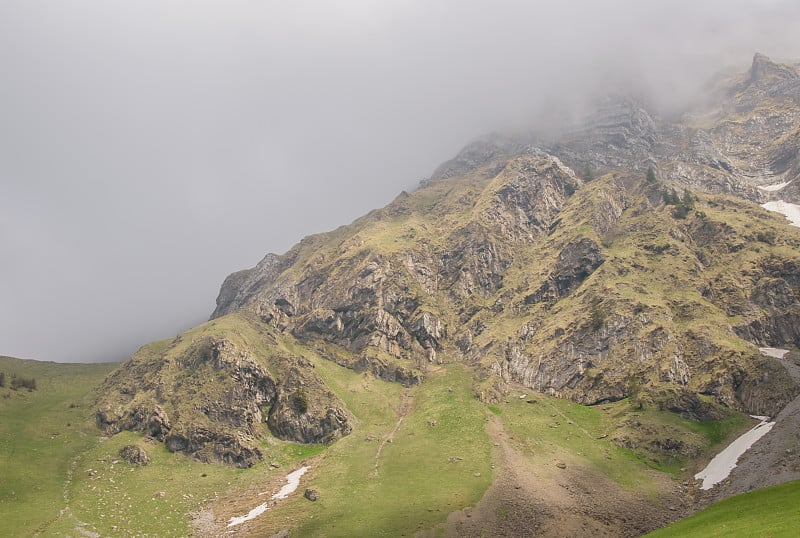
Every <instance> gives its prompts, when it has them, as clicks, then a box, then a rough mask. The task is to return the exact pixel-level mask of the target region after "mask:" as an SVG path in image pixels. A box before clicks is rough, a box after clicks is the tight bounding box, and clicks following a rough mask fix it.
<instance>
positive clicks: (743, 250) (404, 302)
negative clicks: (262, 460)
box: [98, 55, 800, 465]
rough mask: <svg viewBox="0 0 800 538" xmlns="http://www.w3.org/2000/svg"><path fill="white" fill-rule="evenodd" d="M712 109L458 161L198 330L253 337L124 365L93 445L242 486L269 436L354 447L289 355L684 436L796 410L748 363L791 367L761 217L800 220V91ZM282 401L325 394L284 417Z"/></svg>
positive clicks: (235, 293) (765, 66)
mask: <svg viewBox="0 0 800 538" xmlns="http://www.w3.org/2000/svg"><path fill="white" fill-rule="evenodd" d="M709 91H710V97H709V102H711V103H713V105H709V106H705V107H703V108H701V109H697V110H694V111H692V113H691V114H689V115H687V116H685V117H684V118H683V119H682V120H681V121H680V122H677V123H675V122H673V123H670V122H667V121H665V120H663V119H660V118H658V117H657V116H656V115H655V114H653V113H651V112H648V111H647V110H646V109H645V107H643V106H642V105H640V104H637V103H636V102H635V101H633V100H631V99H610V100H607V101H605V102H602V103H600V105H599V106H598V108H597V109H596V111H595V112H594V113H593V114H591V115H590V116H589V117H588V118H587V119H586V120H585V122H584V123H583V124H582V125H581V126H580V127H578V128H575V129H571V130H569V131H568V132H567V133H566V134H562V135H561V136H559V137H558V138H557V139H549V140H548V139H545V138H543V137H535V136H526V137H517V138H509V137H499V136H489V137H484V138H482V139H479V140H477V141H475V142H473V143H471V144H469V145H468V146H467V147H465V148H464V150H462V151H461V152H460V153H459V154H458V155H457V156H456V157H455V158H454V159H452V160H451V161H448V162H446V163H444V164H443V165H442V166H440V167H439V168H438V169H437V170H436V172H435V173H434V174H433V175H432V177H431V178H430V179H429V180H427V181H425V182H423V184H422V185H420V187H419V188H418V189H417V190H415V191H414V192H412V193H402V194H401V195H400V196H398V197H397V198H396V199H395V200H394V201H393V202H392V203H391V204H389V205H388V206H386V207H385V208H383V209H380V210H376V211H373V212H371V213H369V214H368V215H366V216H364V217H362V218H360V219H358V220H357V221H355V222H354V223H352V224H350V225H349V226H343V227H341V228H339V229H337V230H334V231H332V232H329V233H326V234H320V235H316V236H311V237H307V238H305V239H304V240H302V241H301V242H300V243H299V244H298V245H296V246H295V247H293V248H292V249H291V250H290V251H288V252H287V253H285V254H283V255H275V254H268V255H267V256H266V257H265V258H264V259H263V260H262V261H261V262H260V263H259V264H258V265H257V266H256V267H254V268H252V269H248V270H244V271H239V272H237V273H234V274H232V275H231V276H229V277H228V278H227V279H226V280H225V282H224V283H223V285H222V289H221V291H220V294H219V297H218V299H217V308H216V310H215V311H214V313H213V315H212V320H213V321H212V322H211V323H212V324H214V323H218V324H220V326H225V325H228V326H230V327H229V329H231V330H233V331H234V332H235V331H236V330H238V329H237V328H236V327H238V325H236V324H232V322H231V321H230V320H231V319H237V320H247V322H246V324H247V326H248V327H249V329H248V330H252V331H254V334H255V333H258V334H261V335H262V336H259V337H257V338H256V337H253V338H244V339H242V340H241V341H236V340H235V339H234V338H233V337H232V336H231V335H230V334H229V332H227V330H219V331H218V332H217V333H215V334H216V336H214V337H213V338H206V339H202V340H199V341H196V342H194V343H192V344H191V345H188V344H187V343H186V340H187V337H186V336H184V337H183V339H184V342H183V343H182V344H181V345H180V346H178V345H175V346H173V347H170V348H169V349H168V350H167V351H162V352H159V353H156V352H154V351H153V349H150V348H146V349H145V350H143V351H140V353H139V354H137V355H135V356H134V357H132V358H131V359H130V360H129V361H128V362H127V363H126V364H125V365H123V366H122V367H121V368H120V370H119V371H118V372H117V373H116V374H115V375H114V376H112V377H110V378H109V379H108V380H107V382H106V384H105V386H104V388H103V392H104V393H105V394H106V395H105V396H103V398H101V402H100V405H99V408H98V424H99V425H100V426H101V427H102V428H103V429H104V430H106V431H108V432H110V433H113V432H115V431H119V430H120V429H135V430H139V431H144V432H146V433H148V434H150V435H153V436H155V437H157V438H159V439H163V440H164V441H165V442H166V443H167V446H168V447H170V448H171V449H172V450H181V451H187V452H190V453H192V454H195V455H196V456H197V457H200V458H202V459H205V460H208V461H224V462H228V463H233V464H236V465H248V464H250V463H252V462H253V461H256V460H257V459H258V458H259V454H258V450H257V443H256V442H255V440H256V439H258V437H259V436H260V435H263V434H264V433H265V428H268V429H269V430H270V431H271V432H272V433H273V434H274V435H277V436H279V437H283V438H289V439H295V440H297V441H301V442H308V441H320V440H322V441H328V440H332V439H335V438H336V437H337V436H339V435H345V434H347V433H348V432H349V431H350V428H351V425H350V421H349V419H348V413H347V411H346V409H344V406H343V405H342V404H341V403H340V402H338V401H336V399H335V398H334V397H333V395H332V394H330V393H328V392H326V389H325V387H324V386H323V385H322V383H321V382H319V381H318V380H317V379H316V378H314V376H313V371H312V370H311V369H309V368H305V369H304V368H303V363H302V358H301V355H302V353H301V350H302V349H313V350H314V352H315V353H318V354H320V355H322V356H324V357H326V358H328V359H330V360H333V361H335V362H337V363H338V364H341V365H343V366H346V367H349V368H352V369H355V370H358V371H368V372H370V373H372V374H373V375H375V376H379V377H381V378H383V379H387V380H392V381H398V382H401V383H405V384H414V383H419V382H422V381H423V380H424V377H425V371H426V368H427V366H428V365H429V364H431V363H437V362H452V361H458V362H464V363H467V364H469V365H471V366H472V367H474V369H475V371H476V372H477V379H478V381H476V385H475V391H476V393H477V394H478V396H479V397H480V398H482V399H484V400H486V401H496V400H497V399H499V398H501V397H503V395H504V394H505V393H506V390H507V386H508V383H510V382H517V383H521V384H523V385H525V386H527V387H529V388H531V389H533V390H536V391H542V392H547V393H550V394H554V395H558V396H561V397H565V398H570V399H572V400H575V401H577V402H580V403H584V404H596V403H599V402H605V401H615V400H619V399H622V398H626V397H629V398H634V399H636V400H639V401H640V402H642V403H652V404H655V405H659V406H663V407H664V408H667V409H671V410H674V411H676V412H679V413H682V414H684V415H686V416H690V417H692V418H695V419H705V418H709V417H710V416H712V415H713V409H712V407H713V405H712V404H711V403H710V402H709V401H708V399H707V398H705V396H708V397H710V398H711V399H712V400H716V402H718V403H720V404H723V405H725V406H728V407H731V408H734V409H738V410H743V411H747V412H750V413H757V414H773V413H775V412H777V411H778V410H779V409H781V408H782V407H783V406H784V405H786V403H787V402H789V401H791V400H792V399H793V397H794V396H795V395H796V394H797V392H798V388H797V385H796V384H795V383H794V382H793V381H792V380H791V378H790V377H788V376H786V375H785V374H784V372H783V368H782V366H781V365H780V363H778V362H777V361H773V360H770V359H768V358H765V357H762V356H761V355H760V354H759V353H758V351H757V346H759V345H769V346H775V347H786V346H790V347H791V346H798V345H800V329H799V328H800V302H798V294H800V276H798V275H800V271H798V269H799V268H800V231H798V230H797V229H794V228H791V227H790V226H789V225H788V223H787V222H786V221H785V219H784V218H783V217H782V216H781V215H776V214H774V213H769V212H767V211H765V210H764V209H762V208H760V207H759V206H758V205H757V203H763V202H765V201H767V200H768V199H770V198H777V197H780V198H781V199H783V200H786V201H789V202H793V201H795V202H796V201H800V195H799V194H798V191H797V190H796V189H797V188H798V185H800V182H798V181H797V178H798V175H800V157H798V152H797V148H798V144H797V142H798V137H800V82H798V73H797V70H796V69H795V68H793V67H791V66H782V65H778V64H775V63H773V62H771V61H770V60H769V59H767V58H765V57H763V56H761V55H756V57H755V58H754V61H753V65H752V67H751V69H750V71H749V72H748V73H745V74H743V75H740V76H737V77H730V78H726V79H724V80H721V81H718V82H717V85H716V86H715V87H714V88H712V89H710V90H709ZM649 168H652V170H653V172H654V176H655V177H653V175H651V174H648V173H647V171H648V169H649ZM587 171H588V172H587ZM648 176H650V177H649V178H648ZM777 184H780V185H782V186H781V187H780V188H778V187H771V188H769V189H764V188H763V187H765V186H770V185H777ZM783 184H785V185H783ZM754 202H757V203H754ZM264 335H268V336H264ZM282 342H283V343H282ZM285 342H291V343H292V345H293V346H297V347H296V348H293V349H290V348H289V347H287V345H286V344H285ZM212 377H213V378H214V379H218V380H219V382H217V381H215V382H214V383H210V384H209V383H208V382H203V383H200V384H199V385H198V384H197V382H195V381H194V380H196V379H201V378H202V379H205V380H207V379H209V378H212ZM193 384H194V385H193ZM192 386H194V388H193V389H192V390H194V391H195V392H193V393H192V394H193V397H192V398H191V400H192V401H194V402H195V403H194V404H192V407H191V411H189V408H188V407H187V406H186V402H182V401H178V400H182V399H183V398H184V397H183V396H182V395H183V394H185V393H186V391H187V390H188V388H189V387H192ZM298 387H306V388H305V391H304V394H306V395H308V396H311V395H312V394H313V395H314V396H313V398H317V395H321V396H319V400H314V405H308V406H307V409H306V408H305V406H303V405H294V406H293V405H292V401H295V402H296V400H292V398H293V397H294V396H293V395H296V394H297V391H298V390H299V389H298ZM326 394H327V396H325V395H326ZM698 395H700V396H698ZM176 415H177V416H176ZM265 417H266V424H265V425H264V424H262V423H263V422H264V421H265ZM187 428H188V430H187Z"/></svg>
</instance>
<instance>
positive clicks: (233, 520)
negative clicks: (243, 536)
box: [228, 503, 267, 527]
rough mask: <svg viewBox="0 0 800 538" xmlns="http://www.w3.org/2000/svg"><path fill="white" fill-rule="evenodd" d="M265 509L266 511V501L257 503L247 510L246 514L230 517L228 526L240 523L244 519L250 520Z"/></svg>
mask: <svg viewBox="0 0 800 538" xmlns="http://www.w3.org/2000/svg"><path fill="white" fill-rule="evenodd" d="M266 511H267V503H264V504H259V505H258V506H256V507H255V508H253V509H252V510H250V511H249V512H247V515H246V516H238V517H232V518H231V520H230V521H228V527H234V526H236V525H241V524H242V523H244V522H245V521H250V520H251V519H255V518H257V517H258V516H260V515H261V514H263V513H264V512H266Z"/></svg>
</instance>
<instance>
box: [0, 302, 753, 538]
mask: <svg viewBox="0 0 800 538" xmlns="http://www.w3.org/2000/svg"><path fill="white" fill-rule="evenodd" d="M220 323H227V324H233V325H235V327H231V326H230V325H227V326H226V327H227V329H228V330H231V329H234V328H235V329H237V333H238V334H240V335H245V337H247V335H248V334H249V333H248V331H249V330H250V329H249V328H248V326H247V323H249V322H248V321H247V320H246V318H244V317H237V316H233V317H230V318H226V320H225V321H218V322H217V326H219V324H220ZM208 330H211V331H213V330H214V329H213V328H210V329H208ZM194 331H195V332H194V333H191V334H187V335H184V338H188V339H189V340H191V335H194V336H195V337H198V336H199V335H200V333H199V332H198V331H201V332H202V329H195V330H194ZM253 336H254V335H253V334H250V337H253ZM279 345H280V346H281V348H282V349H284V350H285V351H286V352H291V353H293V354H294V355H295V356H297V357H299V358H302V359H303V360H306V361H308V362H309V363H310V364H311V365H313V368H314V370H315V372H316V374H317V375H318V376H319V378H320V379H322V380H323V382H324V383H325V386H326V387H327V389H328V390H330V391H331V392H332V393H333V395H335V396H336V398H338V399H339V400H340V401H341V402H343V404H344V405H345V406H346V407H347V409H348V411H349V412H350V413H352V417H353V419H352V420H353V431H352V432H351V433H350V434H349V435H347V436H345V437H343V438H341V439H339V440H338V441H336V442H334V443H333V444H330V445H315V444H311V445H307V444H297V443H294V442H291V441H284V440H281V439H278V438H277V437H275V436H274V435H272V434H271V433H270V431H269V429H268V428H267V426H266V425H261V426H260V427H261V428H263V431H262V435H261V436H260V438H259V441H258V448H259V450H260V451H261V452H262V453H263V455H264V458H263V461H261V462H260V463H257V464H255V465H254V466H252V467H251V468H249V469H236V468H233V467H230V466H225V465H216V464H207V463H201V462H199V461H197V460H196V459H194V458H191V457H189V456H187V455H184V454H182V453H173V452H170V451H169V450H168V449H167V447H166V446H165V445H164V444H163V443H159V442H156V441H155V440H153V439H151V438H149V437H147V436H145V435H143V434H142V433H139V432H127V431H123V432H121V433H118V434H116V435H113V436H111V437H105V436H102V435H101V432H100V431H99V430H98V429H96V426H95V424H94V414H93V407H92V403H93V402H94V399H95V398H96V397H97V396H96V395H95V393H94V392H93V387H95V386H97V385H98V384H100V382H101V381H102V380H103V379H104V377H105V376H106V375H107V374H108V373H109V371H110V370H111V368H112V367H113V365H62V364H51V363H36V362H32V361H17V360H13V359H2V363H0V364H2V368H0V371H6V372H11V371H13V372H15V373H16V374H17V375H25V376H30V377H35V378H36V381H37V389H36V390H33V391H28V390H27V389H25V390H22V391H19V390H18V391H11V390H10V389H8V388H6V389H3V394H4V395H5V394H10V396H8V397H3V398H2V400H0V416H1V417H2V419H3V420H2V421H0V428H1V429H0V432H2V442H3V444H2V447H0V458H2V462H3V469H5V471H4V473H5V474H4V480H3V481H2V483H1V485H0V488H2V489H0V493H1V494H2V496H3V497H2V499H3V502H2V503H1V504H0V506H1V507H2V508H0V510H2V519H3V521H4V532H8V533H9V535H11V536H31V535H34V534H38V535H41V536H68V535H80V534H83V535H87V536H88V535H89V534H87V533H96V534H97V535H100V536H144V535H148V536H188V535H197V536H219V535H222V534H224V533H226V532H229V531H230V532H231V533H233V535H240V536H270V535H271V534H274V533H277V532H280V531H282V530H285V529H291V530H292V536H309V537H310V536H358V535H364V534H365V533H369V534H370V535H372V536H402V535H406V536H411V535H414V533H420V532H425V533H428V535H430V536H443V535H445V533H447V532H450V533H452V532H456V533H459V532H464V533H469V532H471V530H470V529H473V530H474V529H475V528H477V529H478V530H477V531H476V532H484V531H485V532H489V529H491V528H494V527H496V526H497V525H506V526H507V527H508V528H510V529H514V528H517V527H515V525H520V524H523V523H524V521H525V519H524V518H525V517H528V516H526V515H525V514H530V512H528V511H524V512H519V511H518V510H517V508H518V504H519V502H520V500H524V501H525V502H530V503H533V504H537V505H541V506H545V505H546V504H547V503H549V502H556V504H554V505H553V506H551V507H550V508H548V509H547V510H544V509H543V511H540V512H539V516H537V517H538V518H539V519H538V521H539V523H537V524H538V525H540V526H541V528H543V529H544V528H545V527H546V526H547V525H548V524H554V523H553V522H554V521H557V520H556V519H554V518H556V516H558V517H559V518H560V517H563V514H564V513H567V514H571V515H570V516H569V517H570V518H571V519H570V521H572V522H573V524H575V525H578V526H585V527H586V528H594V527H596V526H598V525H600V522H602V521H606V522H608V524H609V525H611V528H613V529H615V532H623V531H625V532H629V531H630V529H631V528H635V529H638V530H641V531H642V532H643V531H646V530H651V529H652V528H654V527H656V526H658V525H659V524H662V523H666V522H668V521H670V520H671V519H674V517H676V516H677V515H678V514H679V513H680V512H675V511H672V510H670V507H672V508H675V506H678V507H679V509H680V510H684V508H683V507H682V505H681V502H682V500H681V499H682V497H681V494H680V491H679V488H678V481H679V480H682V479H683V473H682V472H681V469H682V468H683V467H685V466H689V467H691V466H692V465H693V463H692V461H690V460H688V459H687V458H686V457H685V456H684V455H682V454H681V453H680V451H675V453H674V454H667V453H665V452H664V451H663V450H661V451H659V450H657V449H658V447H654V446H649V445H648V444H647V443H646V442H638V441H636V442H633V441H631V443H630V444H629V446H628V447H627V448H626V447H623V446H621V443H620V442H619V438H620V436H623V437H624V436H628V437H630V438H631V439H634V436H633V434H634V433H635V432H637V431H638V432H643V431H647V430H648V429H659V430H662V431H668V432H670V435H671V436H672V437H673V438H674V439H675V442H676V443H677V442H681V443H685V444H687V445H691V446H693V447H695V450H696V454H697V457H698V458H703V457H706V456H705V455H706V454H709V452H710V450H713V447H714V446H717V444H718V443H719V442H721V441H724V440H725V439H727V438H729V437H730V436H731V435H732V434H733V433H734V432H735V431H736V430H737V429H740V428H741V427H742V426H743V425H744V424H745V421H744V419H741V418H736V416H735V415H731V416H730V417H729V418H726V419H724V420H721V421H712V422H708V423H704V424H703V425H702V427H701V426H699V425H698V423H697V422H695V421H691V420H686V419H681V418H680V417H678V416H677V415H675V414H674V413H670V412H667V411H658V410H657V409H654V408H645V409H643V410H642V409H639V408H638V406H636V405H634V404H631V403H630V402H628V401H627V400H625V401H621V402H617V403H615V404H609V405H607V406H603V407H585V406H581V405H578V404H575V403H572V402H569V401H566V400H561V399H557V398H552V397H549V396H544V395H539V394H533V393H531V392H530V391H529V390H527V389H525V388H524V387H519V390H515V391H514V392H513V393H512V394H510V395H509V396H508V398H506V399H505V400H502V401H500V402H498V403H497V404H496V405H486V404H484V403H481V402H480V401H479V400H478V399H477V398H476V397H475V390H476V388H477V387H478V386H479V385H478V384H477V383H478V380H477V379H476V378H475V377H474V372H473V371H471V370H470V369H468V368H466V367H465V366H463V365H459V364H451V365H442V366H436V367H433V368H431V369H429V371H428V373H427V378H426V380H425V382H424V383H422V384H417V385H410V386H403V385H402V384H399V383H394V382H387V381H384V380H381V379H380V378H377V377H376V376H374V375H373V374H371V373H369V372H355V371H353V370H351V369H348V368H345V367H342V366H339V365H337V364H335V363H333V362H331V361H329V360H327V359H325V358H323V357H322V356H320V354H318V353H317V352H315V351H313V350H309V349H307V348H304V347H302V346H299V345H298V344H297V342H296V341H295V340H294V339H293V338H291V337H288V336H284V337H281V338H279ZM154 346H155V348H160V347H163V346H164V344H163V343H156V344H154ZM155 348H154V349H155ZM253 353H254V354H256V353H258V352H257V351H256V350H253ZM128 445H133V446H137V447H139V448H141V449H142V450H143V451H144V452H145V453H146V454H147V456H148V458H149V462H148V463H147V464H146V465H134V464H131V463H129V462H127V461H126V460H125V459H124V458H123V457H122V456H121V454H120V450H121V449H122V448H123V447H125V446H128ZM559 465H563V466H564V467H565V468H563V469H562V468H561V467H560V466H559ZM301 466H307V467H308V468H309V470H308V472H307V473H306V474H305V476H303V478H302V480H301V484H300V487H299V488H298V490H297V491H295V492H294V493H292V494H291V495H289V497H288V498H286V499H283V500H275V501H272V500H269V499H270V497H271V496H272V495H273V494H275V493H277V492H278V490H279V489H280V488H281V487H282V486H283V485H284V484H285V480H286V476H287V475H288V474H289V473H290V472H291V471H294V470H296V469H298V468H300V467H301ZM521 471H524V473H523V472H521ZM514 473H516V474H514ZM509 477H511V478H509ZM526 477H527V478H526ZM531 477H536V478H535V480H534V479H532V478H531ZM509 480H511V481H510V482H509ZM502 484H506V486H507V487H500V486H501V485H502ZM508 484H514V485H508ZM517 486H519V489H517ZM565 487H566V488H567V489H565ZM498 488H499V489H500V491H501V492H502V491H507V492H512V493H513V495H512V497H513V498H507V497H504V496H503V494H498V493H497V491H498ZM570 488H572V489H570ZM581 488H584V490H585V491H584V490H581ZM586 488H597V489H598V490H602V491H603V492H604V495H605V498H606V499H608V503H606V504H603V503H594V502H592V503H588V502H587V500H586V497H585V496H586V494H587V492H588V489H586ZM676 488H678V489H676ZM306 489H312V490H315V491H316V492H317V494H318V499H317V500H316V501H314V502H312V501H309V500H307V499H306V498H304V497H303V492H304V491H305V490H306ZM582 491H583V493H581V492H582ZM487 492H488V493H487ZM556 493H557V494H558V495H556ZM482 498H483V499H484V500H483V501H481V499H482ZM548 499H549V500H548ZM553 499H555V500H553ZM637 499H639V500H638V501H637ZM641 500H644V501H646V503H645V504H642V507H641V510H642V511H641V513H642V514H643V516H646V517H641V518H631V516H630V514H629V513H628V511H627V508H625V507H626V506H629V504H630V503H634V504H635V503H636V502H642V501H641ZM267 501H268V504H269V507H268V509H267V511H266V512H265V513H263V514H261V515H259V516H258V517H256V518H254V519H252V520H250V521H247V522H245V523H243V524H241V525H237V526H235V527H231V528H228V527H227V524H228V521H229V520H230V518H231V517H236V516H243V515H245V514H247V513H248V512H249V511H250V510H251V509H253V508H255V507H257V506H258V505H260V504H262V503H264V502H267ZM484 505H486V506H488V508H487V507H485V506H484ZM470 507H477V508H472V509H471V508H470ZM515 507H517V508H515ZM465 509H466V512H464V510H465ZM470 510H472V512H471V511H470ZM465 513H469V514H470V516H469V517H466V516H463V514H465ZM451 514H454V515H453V516H452V517H451V519H450V522H449V523H448V516H450V515H451ZM520 518H522V519H520ZM632 526H633V527H632ZM459 529H460V530H459ZM480 529H484V531H481V530H480ZM93 535H94V534H93ZM476 535H480V534H476Z"/></svg>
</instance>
